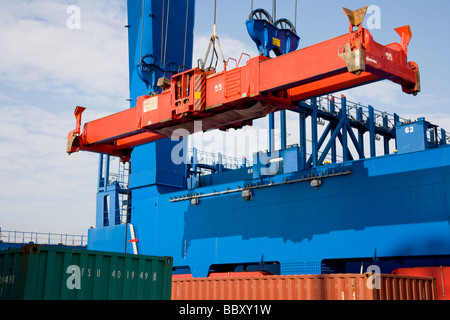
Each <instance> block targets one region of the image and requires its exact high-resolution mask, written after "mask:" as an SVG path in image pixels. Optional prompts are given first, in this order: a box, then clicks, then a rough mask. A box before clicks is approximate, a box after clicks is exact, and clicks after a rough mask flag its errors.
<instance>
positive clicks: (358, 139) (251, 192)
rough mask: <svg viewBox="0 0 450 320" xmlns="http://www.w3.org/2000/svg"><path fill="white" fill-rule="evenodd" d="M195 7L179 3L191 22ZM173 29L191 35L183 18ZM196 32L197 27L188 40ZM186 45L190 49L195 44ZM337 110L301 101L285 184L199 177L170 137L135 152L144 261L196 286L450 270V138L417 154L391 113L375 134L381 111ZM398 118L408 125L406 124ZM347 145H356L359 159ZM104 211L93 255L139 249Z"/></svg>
mask: <svg viewBox="0 0 450 320" xmlns="http://www.w3.org/2000/svg"><path fill="white" fill-rule="evenodd" d="M147 3H150V2H149V1H147ZM156 3H159V5H161V2H160V1H158V2H155V1H154V2H152V9H153V10H154V12H157V11H158V8H156ZM185 4H186V3H185V2H184V1H182V0H180V1H178V5H179V6H180V8H181V9H180V12H183V15H184V14H185V13H186V12H185V10H183V9H182V8H185ZM190 4H191V5H192V6H193V1H191V2H190ZM183 5H184V7H183ZM174 7H175V5H174ZM139 8H142V2H141V1H135V2H133V1H129V14H130V24H131V27H130V53H131V54H130V59H131V60H130V73H131V83H130V90H131V95H132V97H133V98H135V97H136V96H138V95H140V94H144V93H145V91H146V90H148V88H146V87H145V84H144V83H143V82H142V80H141V79H140V78H139V77H138V76H137V73H136V74H135V72H136V68H135V66H136V65H137V64H136V61H139V58H140V55H138V53H137V52H138V51H140V50H138V48H140V44H139V43H140V42H139V41H138V39H139V36H138V35H139V27H136V26H137V25H138V24H136V21H140V16H141V15H142V9H139ZM159 10H161V9H159ZM191 12H193V10H192V11H191ZM159 13H160V14H161V13H162V12H161V11H159ZM156 16H158V14H156ZM180 19H181V18H180ZM174 21H178V22H179V23H180V24H182V25H183V29H184V21H185V20H184V18H183V19H181V21H179V20H176V19H174ZM181 22H183V23H181ZM156 25H158V23H156ZM133 26H135V27H134V28H133ZM147 27H148V28H149V29H146V31H145V36H146V37H147V36H149V37H150V36H153V41H152V44H153V48H149V49H145V51H146V54H152V53H154V54H155V55H156V53H157V52H160V47H159V46H158V44H160V43H161V38H160V34H161V29H159V31H158V28H157V27H154V29H151V27H150V26H149V25H147ZM173 28H176V24H174V25H173ZM191 28H192V24H190V25H189V32H188V33H189V34H190V31H191ZM170 35H171V33H170ZM183 35H184V34H183ZM169 43H170V45H171V47H170V49H168V50H167V52H171V53H178V57H173V58H171V59H170V60H173V61H177V62H178V63H179V64H180V65H181V64H182V62H181V60H180V59H182V56H181V53H182V52H183V50H180V48H177V47H176V46H177V45H180V42H179V41H173V42H172V41H170V42H168V45H169ZM181 44H184V41H181ZM174 46H175V47H174ZM188 47H189V48H188V49H189V50H188V51H191V50H192V39H191V40H190V42H189V41H188ZM188 61H190V60H188ZM327 108H328V109H327V110H326V111H323V109H322V108H318V107H317V99H313V100H312V101H311V102H308V103H307V102H301V103H300V104H299V109H298V110H297V112H298V113H299V125H300V143H299V146H298V147H297V146H295V147H290V148H286V149H284V150H280V151H279V152H278V155H279V156H281V157H282V158H283V165H282V166H280V167H278V169H279V170H278V173H277V174H275V175H267V174H264V173H263V174H262V175H261V173H262V172H264V171H262V170H263V169H264V166H263V165H261V162H258V161H254V165H253V166H244V167H242V168H239V169H237V170H225V169H224V168H223V167H220V165H218V166H217V170H212V171H211V172H212V173H211V174H209V175H202V176H198V174H197V167H196V166H195V163H194V164H192V163H191V164H186V163H182V164H174V163H173V162H172V161H171V160H170V153H171V150H173V148H174V147H175V148H178V147H179V145H178V142H176V141H175V142H172V141H169V140H167V139H166V140H161V141H158V142H155V143H150V144H148V145H145V146H142V147H139V148H136V149H135V150H134V151H133V154H132V159H131V176H130V198H131V200H129V203H131V208H130V211H131V216H130V217H129V220H128V222H129V223H132V224H133V225H134V226H135V229H136V238H137V239H138V240H139V242H138V248H139V253H141V254H145V255H156V256H172V257H173V258H174V268H175V272H178V273H192V274H193V275H194V276H196V277H198V276H201V277H203V276H206V275H207V274H208V272H209V271H211V270H221V271H223V270H227V271H233V270H237V269H239V268H242V269H243V270H249V269H251V268H256V269H262V270H263V269H273V268H272V267H273V266H277V267H278V269H277V268H275V269H277V270H278V271H277V272H278V273H281V274H305V273H325V272H333V271H339V272H348V271H349V270H350V269H349V268H354V267H355V265H356V266H357V265H363V264H364V263H366V266H367V265H368V264H369V263H376V264H379V265H382V266H383V268H385V269H383V270H382V272H390V271H391V269H390V268H397V267H398V266H399V265H401V266H405V267H409V266H413V264H416V263H419V264H420V262H421V263H425V261H427V262H429V261H433V263H444V264H445V261H447V262H448V261H449V252H450V224H449V221H450V220H449V209H450V199H449V191H450V184H449V182H450V163H449V162H448V159H450V148H449V147H448V146H446V145H445V140H446V139H445V138H441V140H440V141H441V142H439V143H437V145H436V147H435V148H428V147H423V148H422V147H421V148H419V149H420V150H412V149H411V147H410V145H411V144H410V141H409V140H408V139H409V136H408V137H405V136H404V135H406V131H405V128H404V127H402V125H400V126H398V130H397V131H396V130H395V128H392V127H391V128H388V126H386V124H387V122H388V118H387V116H384V115H383V117H385V118H383V123H384V124H385V125H384V126H383V127H379V126H376V125H375V117H376V116H375V110H374V109H373V108H372V107H370V106H369V107H368V108H367V110H362V108H355V110H357V113H356V114H355V117H353V118H352V119H350V117H348V115H349V109H347V104H346V100H345V99H342V101H341V104H340V105H339V109H338V106H337V105H336V104H335V103H334V100H333V101H330V102H329V104H328V107H327ZM363 112H366V113H364V119H368V120H367V121H366V122H365V121H362V118H363ZM306 118H310V119H311V123H312V128H311V130H312V134H313V142H312V147H313V150H312V154H311V155H309V157H308V155H307V153H306V124H305V120H306ZM393 118H394V121H395V123H396V124H397V123H399V121H398V120H399V117H398V116H397V115H394V117H393ZM320 119H323V120H326V121H328V126H327V128H326V130H325V133H324V134H323V135H322V136H319V135H318V131H317V121H318V120H320ZM355 119H356V120H355ZM421 123H423V124H421ZM424 123H425V122H424V121H422V120H419V121H418V122H417V124H414V125H417V126H418V127H415V128H417V129H419V128H424ZM405 125H410V126H411V124H405ZM427 128H428V127H427ZM433 128H434V127H433ZM354 130H356V133H355V132H354ZM402 132H403V133H404V134H403V133H402ZM365 133H367V134H368V135H369V144H368V146H367V147H368V148H369V150H370V157H369V158H367V157H368V156H367V155H366V154H365V153H364V143H363V137H364V134H365ZM443 133H445V132H443V131H442V132H441V136H445V134H444V135H443ZM396 134H397V136H398V137H397V148H398V150H399V151H398V152H397V153H396V154H389V148H388V147H389V145H388V144H387V142H389V140H391V139H395V138H396ZM408 134H409V133H408ZM378 135H379V136H381V137H383V139H385V142H386V143H385V144H384V153H385V154H386V155H384V156H380V157H375V155H376V150H375V140H376V137H377V136H378ZM327 137H328V138H329V139H328V138H327ZM416 139H419V140H418V141H416V142H417V143H423V144H424V146H425V145H426V143H427V140H426V136H424V135H420V136H419V137H416ZM338 142H340V143H341V146H344V151H343V156H342V159H343V160H344V162H342V163H337V148H336V144H337V143H338ZM183 143H186V142H183ZM349 145H352V146H353V147H354V150H353V151H352V152H350V149H349ZM428 146H429V145H428ZM324 150H326V152H324ZM272 151H275V150H272ZM320 151H322V152H323V153H322V154H321V153H320ZM355 151H356V152H355ZM411 151H415V152H411ZM261 155H262V154H260V156H261ZM327 156H330V157H331V164H328V165H327V164H324V160H325V159H326V157H327ZM256 159H257V158H256ZM356 159H358V160H356ZM266 164H267V163H266ZM266 167H267V166H266ZM193 169H195V170H193ZM211 169H213V168H211ZM219 169H220V170H219ZM219 193H220V194H219ZM98 214H100V213H98ZM101 214H102V216H101V218H99V219H98V221H99V222H98V224H97V227H96V228H95V229H91V230H89V243H88V249H90V250H100V251H117V252H123V251H124V250H126V251H127V252H132V246H131V244H130V243H128V242H127V241H125V239H126V238H125V236H127V240H128V239H129V238H130V237H129V234H128V233H127V228H126V226H125V225H123V224H116V225H112V224H110V225H109V226H104V225H103V224H102V222H101V221H102V219H103V217H104V215H103V213H102V212H101ZM417 261H419V262H417ZM358 271H359V270H358Z"/></svg>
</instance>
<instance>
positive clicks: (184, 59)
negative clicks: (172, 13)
mask: <svg viewBox="0 0 450 320" xmlns="http://www.w3.org/2000/svg"><path fill="white" fill-rule="evenodd" d="M188 19H189V0H187V5H186V27H185V29H184V52H183V66H182V67H183V68H184V69H186V44H187V28H188Z"/></svg>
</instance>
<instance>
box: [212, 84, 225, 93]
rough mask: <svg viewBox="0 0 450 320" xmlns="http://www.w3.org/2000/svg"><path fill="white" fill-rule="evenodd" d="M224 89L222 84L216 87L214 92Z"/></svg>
mask: <svg viewBox="0 0 450 320" xmlns="http://www.w3.org/2000/svg"><path fill="white" fill-rule="evenodd" d="M222 89H223V86H222V84H218V85H216V86H215V87H214V91H215V92H219V91H222Z"/></svg>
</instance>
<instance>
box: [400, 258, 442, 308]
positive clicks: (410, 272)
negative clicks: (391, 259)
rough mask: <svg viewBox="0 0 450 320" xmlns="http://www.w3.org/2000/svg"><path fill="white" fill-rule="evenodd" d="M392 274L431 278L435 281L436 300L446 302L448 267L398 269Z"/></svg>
mask: <svg viewBox="0 0 450 320" xmlns="http://www.w3.org/2000/svg"><path fill="white" fill-rule="evenodd" d="M392 273H393V274H397V275H406V276H415V277H433V278H435V279H436V290H437V300H448V299H447V295H448V294H449V293H450V267H444V266H440V267H416V268H399V269H396V270H394V271H392Z"/></svg>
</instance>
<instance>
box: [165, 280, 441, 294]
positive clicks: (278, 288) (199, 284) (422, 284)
mask: <svg viewBox="0 0 450 320" xmlns="http://www.w3.org/2000/svg"><path fill="white" fill-rule="evenodd" d="M377 277H378V278H376V277H375V276H374V275H372V274H334V275H299V276H263V277H254V276H253V277H235V278H233V277H223V278H219V277H216V278H191V279H187V278H177V279H173V281H172V300H435V299H436V285H435V281H434V279H433V278H429V277H408V276H397V275H385V274H381V275H377ZM377 288H378V289H377Z"/></svg>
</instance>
